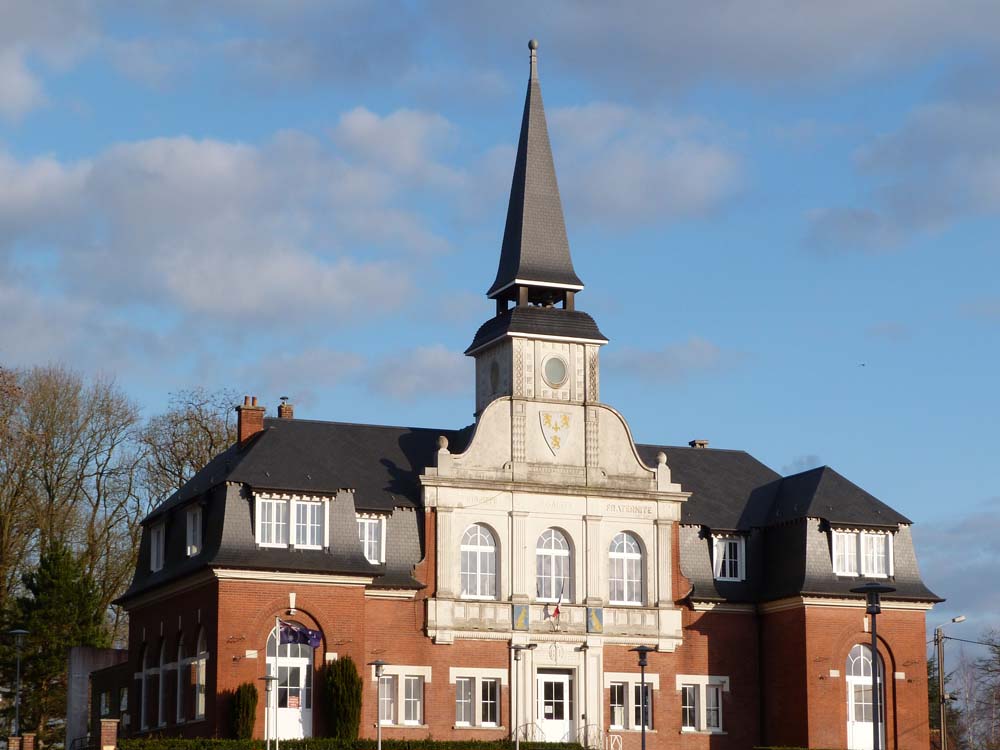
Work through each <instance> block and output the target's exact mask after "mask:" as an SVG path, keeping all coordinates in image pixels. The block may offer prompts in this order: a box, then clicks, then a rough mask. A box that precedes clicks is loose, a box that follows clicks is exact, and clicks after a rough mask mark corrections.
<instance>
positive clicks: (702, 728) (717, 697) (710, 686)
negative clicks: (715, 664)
mask: <svg viewBox="0 0 1000 750" xmlns="http://www.w3.org/2000/svg"><path fill="white" fill-rule="evenodd" d="M676 688H677V691H678V692H679V693H680V694H681V695H680V698H681V731H682V732H706V733H712V732H722V731H723V726H722V694H723V693H728V692H729V678H728V677H722V676H719V675H690V674H679V675H677V676H676Z"/></svg>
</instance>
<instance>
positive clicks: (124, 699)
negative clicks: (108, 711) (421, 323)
mask: <svg viewBox="0 0 1000 750" xmlns="http://www.w3.org/2000/svg"><path fill="white" fill-rule="evenodd" d="M126 711H128V688H119V689H118V713H119V714H123V713H125V712H126Z"/></svg>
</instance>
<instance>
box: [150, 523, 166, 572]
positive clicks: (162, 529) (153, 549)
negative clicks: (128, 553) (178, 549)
mask: <svg viewBox="0 0 1000 750" xmlns="http://www.w3.org/2000/svg"><path fill="white" fill-rule="evenodd" d="M165 538H166V525H165V524H163V523H158V524H156V526H154V527H153V528H151V529H150V530H149V569H150V570H151V571H152V572H153V573H155V572H156V571H158V570H162V569H163V549H164V541H165Z"/></svg>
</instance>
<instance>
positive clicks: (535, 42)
mask: <svg viewBox="0 0 1000 750" xmlns="http://www.w3.org/2000/svg"><path fill="white" fill-rule="evenodd" d="M528 49H530V50H531V51H532V52H535V51H536V50H537V49H538V40H537V39H529V40H528Z"/></svg>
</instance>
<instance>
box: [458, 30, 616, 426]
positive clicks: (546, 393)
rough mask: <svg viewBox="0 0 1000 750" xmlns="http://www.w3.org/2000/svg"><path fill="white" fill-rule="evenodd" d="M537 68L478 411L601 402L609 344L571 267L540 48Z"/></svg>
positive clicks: (475, 344)
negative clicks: (528, 403) (517, 402)
mask: <svg viewBox="0 0 1000 750" xmlns="http://www.w3.org/2000/svg"><path fill="white" fill-rule="evenodd" d="M528 49H529V50H530V72H529V76H528V91H527V93H526V95H525V98H524V114H523V116H522V118H521V134H520V137H519V139H518V143H517V157H516V160H515V162H514V177H513V179H512V180H511V186H510V202H509V204H508V206H507V223H506V226H505V227H504V233H503V244H502V246H501V249H500V263H499V265H498V267H497V274H496V279H495V280H494V281H493V285H492V286H491V287H490V289H489V291H488V292H487V293H486V295H487V296H488V297H489V298H491V299H493V300H495V301H496V314H495V316H494V317H493V318H491V319H490V320H488V321H486V322H485V323H484V324H483V325H482V326H481V327H480V328H479V330H478V331H477V332H476V336H475V338H474V339H473V341H472V344H471V345H470V346H469V348H468V349H467V350H466V352H465V353H466V354H467V355H469V356H471V357H475V359H476V414H477V415H478V414H480V413H481V412H482V410H483V409H484V408H485V407H486V405H487V404H489V403H490V401H493V400H494V399H496V398H499V397H501V396H512V397H514V398H518V399H532V400H544V401H555V402H564V403H576V404H583V403H596V402H597V401H599V389H598V384H599V375H600V362H599V357H598V350H599V349H600V347H601V346H602V345H604V344H606V343H607V339H606V338H605V337H604V335H603V334H602V333H601V332H600V330H599V329H598V328H597V324H596V323H595V322H594V319H593V318H591V317H590V316H589V315H588V314H587V313H585V312H581V311H579V310H577V309H576V295H577V293H579V292H581V291H583V282H582V281H580V278H579V277H578V276H577V275H576V271H575V270H574V269H573V259H572V257H571V256H570V251H569V240H568V239H567V237H566V223H565V220H564V219H563V211H562V201H561V200H560V198H559V185H558V183H557V181H556V171H555V165H554V163H553V160H552V148H551V146H550V144H549V132H548V127H547V126H546V123H545V107H544V105H543V104H542V88H541V84H540V83H539V80H538V42H537V41H535V40H534V39H532V40H531V41H530V42H528Z"/></svg>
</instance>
